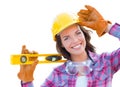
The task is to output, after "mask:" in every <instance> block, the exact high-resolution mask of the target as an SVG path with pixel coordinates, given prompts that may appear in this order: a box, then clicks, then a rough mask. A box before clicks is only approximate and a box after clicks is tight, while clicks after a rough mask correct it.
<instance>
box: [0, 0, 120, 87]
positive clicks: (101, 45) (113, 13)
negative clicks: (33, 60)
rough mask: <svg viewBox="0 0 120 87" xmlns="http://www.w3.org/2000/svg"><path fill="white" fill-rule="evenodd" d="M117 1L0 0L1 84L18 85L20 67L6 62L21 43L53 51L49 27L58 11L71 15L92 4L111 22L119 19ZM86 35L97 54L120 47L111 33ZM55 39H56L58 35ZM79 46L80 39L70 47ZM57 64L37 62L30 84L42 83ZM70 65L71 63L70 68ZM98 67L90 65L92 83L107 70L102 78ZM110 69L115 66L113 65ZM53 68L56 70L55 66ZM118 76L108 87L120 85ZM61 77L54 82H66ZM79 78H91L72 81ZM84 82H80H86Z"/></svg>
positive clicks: (49, 51) (119, 13)
mask: <svg viewBox="0 0 120 87" xmlns="http://www.w3.org/2000/svg"><path fill="white" fill-rule="evenodd" d="M118 1H119V0H118ZM118 1H117V0H116V1H115V0H111V1H108V0H101V1H98V0H0V29H1V31H0V40H1V42H0V49H1V50H0V59H1V61H0V70H1V74H0V77H1V78H0V81H1V85H2V86H4V87H9V86H10V87H21V84H20V79H18V77H17V73H18V71H19V69H20V67H19V66H18V65H17V66H16V65H14V66H13V65H11V64H10V55H11V54H19V53H20V50H21V46H22V45H23V44H25V45H26V46H27V48H29V49H34V50H36V51H37V52H39V53H40V54H44V53H45V54H46V53H56V49H55V44H56V41H53V40H52V34H51V29H50V28H51V25H52V23H53V22H52V21H53V18H54V17H55V16H56V15H57V14H59V13H61V12H67V13H70V14H71V13H73V14H74V13H76V12H78V11H79V10H80V9H81V8H83V6H84V5H85V4H89V5H91V6H94V7H96V8H97V9H98V10H99V11H100V13H102V14H103V15H104V18H106V19H110V21H112V23H113V24H114V22H116V21H117V22H119V21H120V19H119V16H120V12H119V7H120V5H119V2H118ZM106 3H107V5H106ZM101 5H102V6H101ZM111 6H112V7H111ZM103 8H104V9H103ZM113 24H111V25H113ZM84 28H85V29H89V30H90V28H86V27H84ZM85 29H83V30H85ZM80 30H81V31H82V32H83V30H82V28H80ZM92 31H93V30H92ZM90 35H91V40H90V42H91V43H92V44H93V45H94V46H95V47H96V53H98V54H101V53H103V52H106V51H107V52H108V54H109V53H111V51H113V50H116V49H117V48H119V46H120V45H119V40H118V39H117V38H115V37H113V36H110V35H109V34H108V33H106V34H105V35H104V36H102V37H100V38H99V37H98V36H97V34H96V33H95V32H94V31H93V32H92V34H90ZM58 38H59V39H60V36H59V35H58ZM58 44H59V42H58ZM81 45H82V42H80V45H74V46H72V47H73V49H74V48H75V49H77V48H78V49H79V48H80V46H81ZM64 48H65V47H63V45H62V49H63V52H64ZM71 49H72V48H71ZM113 54H114V53H113ZM64 56H66V58H68V57H69V56H70V55H69V54H68V53H66V54H65V55H64ZM88 56H89V55H88ZM94 57H95V55H94V54H93V55H92V56H90V57H88V58H92V59H93V58H94ZM21 60H22V61H23V62H24V61H26V60H24V59H21ZM53 60H54V59H53ZM101 60H102V58H101ZM116 61H118V60H116ZM106 62H109V60H107V61H102V62H101V63H100V62H99V64H106ZM83 63H84V62H83ZM73 64H74V62H71V61H69V62H68V68H69V66H70V68H69V69H68V70H70V71H71V72H72V70H74V69H72V67H74V65H73ZM77 64H78V63H77ZM90 64H91V63H90ZM92 64H93V65H94V61H93V62H92ZM95 64H96V65H95V66H97V64H98V63H95ZM99 64H98V65H99ZM113 64H117V63H116V62H115V63H113ZM59 65H61V63H54V64H40V65H37V67H36V69H35V71H34V81H33V83H34V87H38V86H40V85H41V84H43V82H44V80H45V78H47V77H48V75H49V74H50V73H51V72H52V71H53V68H54V67H57V66H59ZM71 65H73V66H72V67H71ZM78 65H79V64H78ZM88 65H89V64H88ZM75 66H76V68H77V67H78V66H77V65H76V62H75ZM85 67H86V66H85ZM102 67H103V66H101V67H99V68H94V69H95V70H94V69H92V71H93V70H94V71H96V73H94V76H95V77H93V78H94V79H93V80H94V82H93V83H98V82H99V81H103V80H104V79H106V78H107V76H108V73H107V72H105V71H107V70H105V71H104V73H105V74H104V78H100V77H102V76H101V75H103V74H101V73H100V74H99V71H101V70H102ZM60 68H61V67H60ZM76 68H75V69H76ZM91 68H92V67H91V66H90V69H91ZM103 68H106V69H107V68H108V69H109V67H103ZM113 68H114V69H116V68H115V67H113ZM63 69H64V68H63V67H62V68H61V71H60V73H61V72H62V71H63ZM77 69H79V68H77ZM80 70H82V67H81V68H80ZM8 71H9V72H8ZM56 71H58V69H57V70H56ZM83 71H84V69H83ZM63 72H64V71H63ZM65 72H66V74H68V73H69V72H67V70H66V67H65ZM60 73H58V74H60ZM6 77H7V78H6ZM73 77H74V76H73ZM109 77H112V76H109ZM119 77H120V72H119V71H118V72H116V73H115V74H114V75H113V81H112V87H118V85H120V82H119V81H120V78H119ZM64 78H65V80H63V81H62V82H61V81H58V83H57V84H58V85H60V83H61V85H64V84H65V83H67V82H68V81H67V80H66V79H67V77H65V76H64ZM81 79H83V80H84V81H83V80H82V83H83V82H85V83H86V81H92V80H91V79H90V80H88V79H87V78H86V77H84V76H81V78H79V77H78V79H77V81H76V83H77V82H79V81H81ZM95 79H97V81H98V82H97V81H95ZM69 81H71V80H69ZM82 83H80V84H82ZM85 83H84V85H86V84H85ZM110 83H111V82H110ZM78 85H79V84H78ZM82 87H83V85H82Z"/></svg>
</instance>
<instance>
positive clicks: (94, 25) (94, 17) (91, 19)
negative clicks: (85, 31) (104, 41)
mask: <svg viewBox="0 0 120 87" xmlns="http://www.w3.org/2000/svg"><path fill="white" fill-rule="evenodd" d="M85 7H86V8H87V9H81V10H80V11H79V12H78V13H77V15H78V16H79V21H80V22H79V24H80V25H82V26H86V27H88V28H91V29H93V30H95V31H96V32H97V35H98V36H102V35H103V34H104V33H105V30H106V29H107V26H108V24H109V23H111V22H110V21H106V20H104V18H103V17H102V15H101V14H100V13H99V12H98V11H97V10H96V9H95V8H94V7H92V6H89V5H85Z"/></svg>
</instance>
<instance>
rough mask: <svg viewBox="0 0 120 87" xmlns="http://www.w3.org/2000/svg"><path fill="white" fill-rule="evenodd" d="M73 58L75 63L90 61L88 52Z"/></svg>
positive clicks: (72, 56)
mask: <svg viewBox="0 0 120 87" xmlns="http://www.w3.org/2000/svg"><path fill="white" fill-rule="evenodd" d="M71 58H72V61H74V62H83V61H86V60H87V59H88V55H87V52H86V51H84V52H82V53H81V54H79V55H71Z"/></svg>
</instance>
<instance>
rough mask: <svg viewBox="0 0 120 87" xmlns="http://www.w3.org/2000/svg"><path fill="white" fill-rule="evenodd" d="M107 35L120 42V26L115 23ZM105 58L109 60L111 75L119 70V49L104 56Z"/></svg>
mask: <svg viewBox="0 0 120 87" xmlns="http://www.w3.org/2000/svg"><path fill="white" fill-rule="evenodd" d="M109 34H110V35H112V36H114V37H117V38H118V39H119V40H120V24H118V23H115V24H114V25H113V26H112V27H111V29H110V31H109ZM113 46H114V45H113ZM106 57H107V59H110V63H111V69H112V73H113V74H114V73H115V72H117V71H118V70H119V69H120V48H118V49H117V50H115V51H113V52H112V53H108V54H106Z"/></svg>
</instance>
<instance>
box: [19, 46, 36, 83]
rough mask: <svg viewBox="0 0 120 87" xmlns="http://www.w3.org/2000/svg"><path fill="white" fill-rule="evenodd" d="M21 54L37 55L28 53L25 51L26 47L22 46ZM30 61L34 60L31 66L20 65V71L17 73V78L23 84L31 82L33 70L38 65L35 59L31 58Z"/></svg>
mask: <svg viewBox="0 0 120 87" xmlns="http://www.w3.org/2000/svg"><path fill="white" fill-rule="evenodd" d="M21 53H22V54H37V52H35V51H33V52H29V50H28V49H26V46H25V45H24V46H22V52H21ZM31 59H33V60H34V63H33V64H27V65H20V71H19V73H18V78H19V79H20V80H22V81H23V82H30V81H33V79H34V77H33V73H34V70H35V67H36V65H37V64H38V60H37V57H32V58H31Z"/></svg>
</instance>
